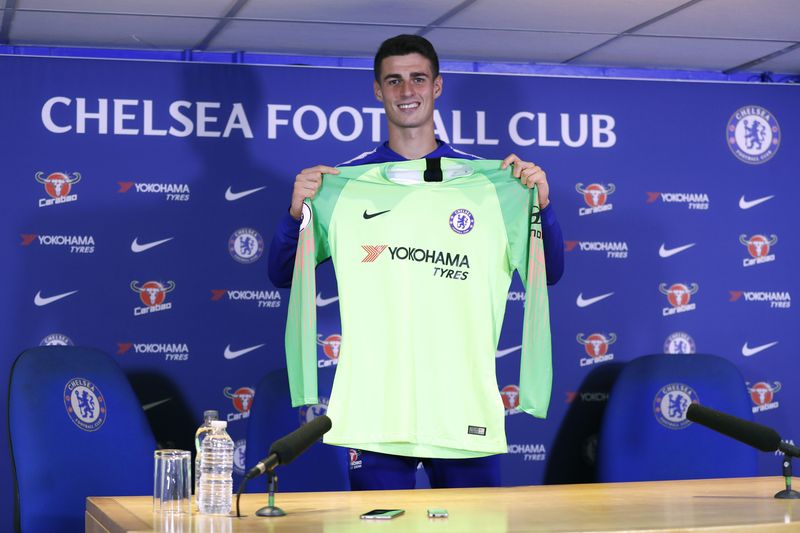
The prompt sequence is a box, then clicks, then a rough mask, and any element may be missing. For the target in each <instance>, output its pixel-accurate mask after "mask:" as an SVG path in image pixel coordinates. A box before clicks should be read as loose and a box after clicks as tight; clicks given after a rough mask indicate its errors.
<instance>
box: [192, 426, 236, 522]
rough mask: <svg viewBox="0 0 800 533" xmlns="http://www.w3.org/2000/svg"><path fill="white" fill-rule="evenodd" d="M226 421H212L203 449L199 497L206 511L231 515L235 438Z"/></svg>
mask: <svg viewBox="0 0 800 533" xmlns="http://www.w3.org/2000/svg"><path fill="white" fill-rule="evenodd" d="M227 427H228V423H227V422H225V421H224V420H212V421H211V432H210V433H207V434H206V436H205V438H204V439H203V445H202V446H201V448H200V496H199V498H198V499H197V508H198V510H199V511H200V512H201V513H203V514H228V513H230V512H231V501H232V499H233V439H231V437H230V435H228V432H227V431H225V428H227Z"/></svg>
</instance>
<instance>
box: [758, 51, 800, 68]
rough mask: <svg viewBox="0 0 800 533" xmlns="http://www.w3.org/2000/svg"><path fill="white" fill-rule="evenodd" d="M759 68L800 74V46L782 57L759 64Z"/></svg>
mask: <svg viewBox="0 0 800 533" xmlns="http://www.w3.org/2000/svg"><path fill="white" fill-rule="evenodd" d="M757 68H758V70H760V71H764V70H766V71H769V72H783V73H786V74H800V48H798V49H795V50H792V51H791V52H788V53H786V54H784V55H782V56H780V57H776V58H775V59H770V60H769V61H765V62H763V63H761V64H759V65H758V67H757Z"/></svg>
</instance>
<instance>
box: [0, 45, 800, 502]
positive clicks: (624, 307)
mask: <svg viewBox="0 0 800 533" xmlns="http://www.w3.org/2000/svg"><path fill="white" fill-rule="evenodd" d="M0 79H2V80H3V83H2V84H0V132H2V142H1V143H0V146H2V153H3V157H2V167H0V175H2V178H3V179H2V184H3V189H4V191H5V195H4V197H5V199H6V201H5V203H4V206H3V209H2V215H0V216H2V220H3V223H2V229H1V230H0V231H2V243H3V260H2V262H0V269H2V270H1V271H2V279H4V280H5V281H6V284H5V286H6V289H5V293H4V297H3V299H2V303H0V328H2V337H0V341H1V343H0V346H1V347H2V356H1V357H2V369H3V375H5V376H7V375H8V372H9V369H10V366H11V363H12V361H13V359H14V357H15V356H16V355H17V354H18V353H19V352H20V351H22V350H23V349H24V348H26V347H30V346H34V345H39V344H47V343H51V344H59V343H62V344H63V343H66V344H73V343H74V344H76V345H88V346H94V347H97V348H100V349H102V350H104V351H106V352H108V353H110V354H113V356H114V357H115V358H116V359H117V360H118V361H119V363H120V364H121V365H122V367H123V368H124V369H125V371H126V373H127V374H128V375H129V377H130V378H131V381H132V382H133V384H134V387H135V388H136V390H137V392H138V393H139V395H140V398H141V399H142V403H143V405H144V408H145V409H146V410H147V413H148V415H149V417H150V419H151V421H152V422H153V425H154V427H155V428H156V434H157V437H159V439H160V441H161V442H162V444H167V445H178V446H180V447H189V446H191V445H192V444H191V438H192V437H191V435H192V434H193V431H194V429H195V427H196V425H197V424H198V423H199V422H200V420H201V416H202V411H203V410H204V409H217V410H218V411H219V412H220V415H221V418H222V419H223V420H227V421H228V423H229V425H228V428H229V432H230V433H231V435H232V437H233V439H234V440H235V441H236V443H237V447H238V451H237V456H236V457H237V469H238V471H239V472H241V469H242V468H243V457H244V453H243V450H244V447H245V445H246V443H245V437H246V430H247V423H248V416H249V408H250V405H251V404H252V398H253V394H254V387H255V384H256V383H257V382H258V380H259V379H260V378H261V377H262V376H263V375H265V374H266V373H268V372H271V371H275V370H277V369H279V368H281V367H283V366H284V365H285V362H284V352H283V332H284V323H285V317H286V309H287V304H288V291H287V290H278V289H276V288H275V287H273V286H272V285H271V284H270V282H269V281H268V279H267V274H266V270H267V257H266V255H267V251H266V249H265V248H266V246H267V245H268V243H269V240H270V238H271V236H272V233H273V230H274V228H275V226H276V223H277V221H278V219H279V218H280V217H281V216H283V214H284V213H285V212H286V210H287V207H288V202H289V198H290V193H291V187H292V183H293V179H294V176H295V174H296V173H297V172H298V171H299V170H300V169H302V168H305V167H308V166H311V165H314V164H318V163H325V164H336V163H338V162H342V161H345V160H347V159H350V158H351V157H354V156H355V155H357V154H359V153H361V152H363V151H366V150H370V149H371V148H372V147H373V146H374V145H375V144H377V143H378V142H380V141H381V140H382V139H385V138H386V127H385V122H384V118H383V117H382V114H383V111H382V108H381V106H380V104H379V103H378V102H376V101H375V100H374V97H373V95H372V73H371V72H370V71H367V70H347V69H335V68H304V67H288V66H282V67H269V66H243V65H212V64H185V63H181V64H176V63H168V62H164V63H159V62H138V61H118V60H84V59H57V58H32V57H10V56H9V57H0ZM444 88H445V89H444V95H443V96H442V97H441V98H440V99H439V100H438V103H437V105H438V111H437V114H436V117H435V119H436V130H437V134H438V136H439V138H441V139H442V140H445V141H448V142H450V143H452V144H454V145H455V146H456V147H458V148H459V149H462V150H465V151H469V152H472V153H475V154H478V155H480V156H483V157H487V158H502V157H504V156H506V155H508V154H509V153H511V152H514V153H517V154H519V155H520V156H521V157H522V158H523V159H527V160H532V161H535V162H537V163H538V164H540V165H541V166H542V167H543V168H545V169H546V170H547V174H548V178H549V181H550V186H551V198H552V205H553V209H555V210H556V212H557V214H558V218H559V220H560V222H561V224H562V226H563V229H564V235H565V240H566V243H565V244H566V273H565V274H564V277H563V279H562V280H561V281H560V283H559V284H558V285H557V286H555V287H553V288H551V289H550V306H551V314H552V317H551V321H552V327H553V355H554V359H555V366H554V370H555V384H554V392H553V398H552V403H551V408H550V414H549V416H548V418H547V420H538V419H534V418H533V417H530V416H528V415H526V414H523V413H519V412H517V411H516V410H515V407H516V405H517V394H516V393H517V390H518V389H517V386H518V384H519V376H518V372H519V353H520V352H519V348H520V344H521V325H522V312H523V301H524V293H523V289H522V286H521V284H520V283H519V281H518V280H515V282H514V283H513V285H512V288H511V291H510V292H509V295H508V311H507V314H506V319H505V324H504V326H503V331H502V335H501V338H500V343H499V346H498V352H497V381H498V389H499V394H501V395H502V397H503V401H504V403H505V405H506V407H507V411H506V414H507V415H508V416H507V431H508V443H509V453H508V455H506V456H504V457H503V460H502V465H503V467H502V469H503V472H502V473H503V482H504V484H507V485H518V484H537V483H543V482H570V481H591V480H592V479H591V473H590V472H591V467H592V463H593V460H594V446H595V442H596V436H595V433H596V428H597V425H598V419H599V414H600V413H601V412H602V405H603V403H604V402H605V401H606V400H607V397H608V395H607V384H608V382H609V379H603V376H604V375H613V371H612V370H613V369H614V368H617V367H618V366H619V365H618V363H620V362H624V361H627V360H630V359H632V358H634V357H636V356H639V355H643V354H648V353H658V352H662V351H667V352H695V351H700V352H709V353H716V354H720V355H723V356H725V357H727V358H729V359H730V360H731V361H733V362H734V363H735V364H736V365H737V366H738V367H739V368H740V369H741V371H742V373H743V375H744V376H745V378H746V380H747V382H748V389H749V392H750V395H751V398H752V408H753V412H754V417H755V420H756V421H758V422H761V423H764V424H767V425H771V426H774V427H776V428H777V429H778V430H779V431H780V432H781V434H782V435H784V436H785V437H789V438H791V437H795V436H798V437H800V433H798V431H800V425H798V423H797V422H796V417H792V416H790V415H791V412H792V411H791V407H790V406H792V405H793V404H794V405H796V404H797V403H798V400H799V399H800V398H798V396H800V390H799V389H798V387H800V372H798V363H797V361H796V353H795V352H796V346H797V343H796V342H795V341H796V339H795V338H794V335H795V333H797V323H798V321H797V319H798V314H797V310H796V307H795V306H793V305H792V298H793V297H796V296H797V294H798V282H797V277H796V274H794V275H793V270H792V268H791V266H792V265H795V267H796V265H797V261H798V259H800V252H799V251H798V241H797V227H798V226H797V220H796V209H795V206H796V203H797V198H798V197H800V186H799V185H798V181H800V180H798V177H799V175H798V173H799V172H800V144H798V137H799V136H800V107H798V105H797V102H798V96H799V94H798V90H799V88H798V87H792V86H785V85H784V86H777V85H754V84H736V83H706V82H699V83H698V82H667V81H656V82H654V81H632V80H611V79H586V78H583V79H578V78H575V79H569V78H556V77H530V76H514V75H486V74H483V75H481V74H456V73H451V74H445V84H444ZM410 244H412V245H413V243H410ZM795 271H796V268H795ZM318 272H319V273H318V279H319V280H320V283H319V285H318V287H319V294H318V295H317V305H318V313H319V331H318V339H319V355H318V361H319V376H320V384H321V388H320V394H321V397H320V404H319V405H317V406H314V407H312V408H304V409H298V410H297V411H298V412H297V424H300V423H303V422H304V421H306V420H308V419H310V418H312V417H313V416H316V415H317V414H319V413H322V412H324V411H325V405H326V402H327V397H328V394H329V391H330V384H331V382H332V379H333V375H334V372H335V370H336V363H337V358H338V355H339V348H340V343H341V328H340V323H339V319H338V312H337V302H336V299H337V296H338V295H337V289H336V285H335V280H334V276H333V271H332V268H331V266H330V265H329V264H328V265H325V266H323V267H320V269H319V271H318ZM444 282H446V281H444ZM464 327H465V328H468V327H475V325H472V324H465V325H464ZM665 385H666V384H665ZM446 386H447V376H442V387H446ZM255 393H256V394H257V392H255ZM682 393H683V394H684V395H686V396H687V397H689V398H692V399H695V398H693V397H692V394H693V391H682ZM697 399H698V400H699V401H700V402H702V400H703V398H697ZM404 400H405V399H404V398H396V401H398V402H402V401H404ZM649 401H654V402H655V399H653V400H649ZM718 407H720V408H722V407H723V406H718ZM451 408H452V409H453V410H457V409H459V408H460V406H459V405H458V404H457V403H453V404H452V405H451ZM52 416H67V413H66V410H65V411H63V412H56V413H53V414H52ZM87 416H96V415H87ZM101 416H107V417H113V416H115V411H114V406H113V405H109V406H108V407H107V412H106V413H104V414H102V415H101ZM654 416H657V417H661V419H662V420H663V423H664V424H665V426H667V427H670V426H671V427H672V428H673V429H674V430H675V431H680V428H681V426H682V423H683V422H682V421H681V420H682V412H681V410H680V409H678V410H677V411H675V412H670V411H669V410H668V409H665V410H663V411H662V410H661V409H660V404H658V403H657V402H655V408H654ZM2 417H3V419H5V410H3V414H2ZM365 423H368V421H365ZM4 425H5V423H4ZM291 429H293V428H286V431H289V430H291ZM3 442H4V443H3V444H2V445H1V446H3V447H4V448H5V446H6V444H5V440H4V441H3ZM54 445H58V444H57V443H56V444H54ZM2 451H3V453H6V450H5V449H4V450H2ZM264 451H266V450H264ZM75 453H76V460H86V461H88V464H87V467H90V466H91V455H90V454H89V455H88V457H87V456H86V455H84V452H83V451H81V450H76V451H75ZM661 453H664V454H673V453H678V451H676V450H668V449H665V450H661ZM79 457H82V459H78V458H79ZM778 464H779V460H778V458H776V457H774V456H771V455H768V454H763V455H762V465H761V466H762V473H763V474H777V473H778ZM309 475H313V473H309ZM2 476H4V479H3V481H2V487H3V492H4V498H3V501H4V502H8V503H9V504H10V501H11V499H10V491H11V482H10V479H9V478H8V477H6V476H8V473H7V470H4V471H3V473H2Z"/></svg>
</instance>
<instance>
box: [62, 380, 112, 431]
mask: <svg viewBox="0 0 800 533" xmlns="http://www.w3.org/2000/svg"><path fill="white" fill-rule="evenodd" d="M64 407H65V408H66V410H67V415H68V416H69V418H70V420H72V422H73V423H74V424H75V425H76V426H78V427H79V428H81V429H82V430H84V431H97V430H98V429H100V426H102V425H103V423H104V422H105V421H106V417H107V415H108V412H107V410H106V400H105V398H104V397H103V393H101V392H100V389H98V388H97V385H95V384H94V383H92V382H91V381H89V380H88V379H84V378H72V379H71V380H69V381H68V382H67V385H66V386H65V387H64Z"/></svg>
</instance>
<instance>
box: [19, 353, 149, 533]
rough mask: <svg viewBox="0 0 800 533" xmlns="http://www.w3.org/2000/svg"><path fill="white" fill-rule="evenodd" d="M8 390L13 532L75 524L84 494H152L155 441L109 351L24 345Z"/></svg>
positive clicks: (79, 522) (79, 525)
mask: <svg viewBox="0 0 800 533" xmlns="http://www.w3.org/2000/svg"><path fill="white" fill-rule="evenodd" d="M8 392H9V394H8V428H9V436H10V439H11V455H12V467H13V469H14V473H15V489H16V494H15V527H16V529H17V530H18V531H19V530H20V529H21V531H22V532H23V533H38V532H58V531H83V529H84V511H85V509H86V502H85V500H86V497H87V496H112V495H144V494H152V491H153V451H154V450H155V448H156V442H155V439H154V438H153V434H152V431H151V430H150V427H149V426H148V424H147V420H146V418H145V415H144V412H143V411H142V407H141V405H140V404H139V402H138V400H137V398H136V395H135V394H134V392H133V389H132V388H131V386H130V384H129V383H128V381H127V379H126V378H125V374H124V373H123V372H122V370H121V369H120V367H119V366H118V365H117V363H116V362H115V361H114V360H113V359H112V358H111V357H110V356H108V355H106V354H105V353H103V352H101V351H99V350H95V349H91V348H80V347H75V346H42V347H38V348H33V349H30V350H26V351H24V352H22V354H21V355H20V356H19V357H18V358H17V360H16V361H15V362H14V366H13V368H12V369H11V378H10V382H9V391H8Z"/></svg>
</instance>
